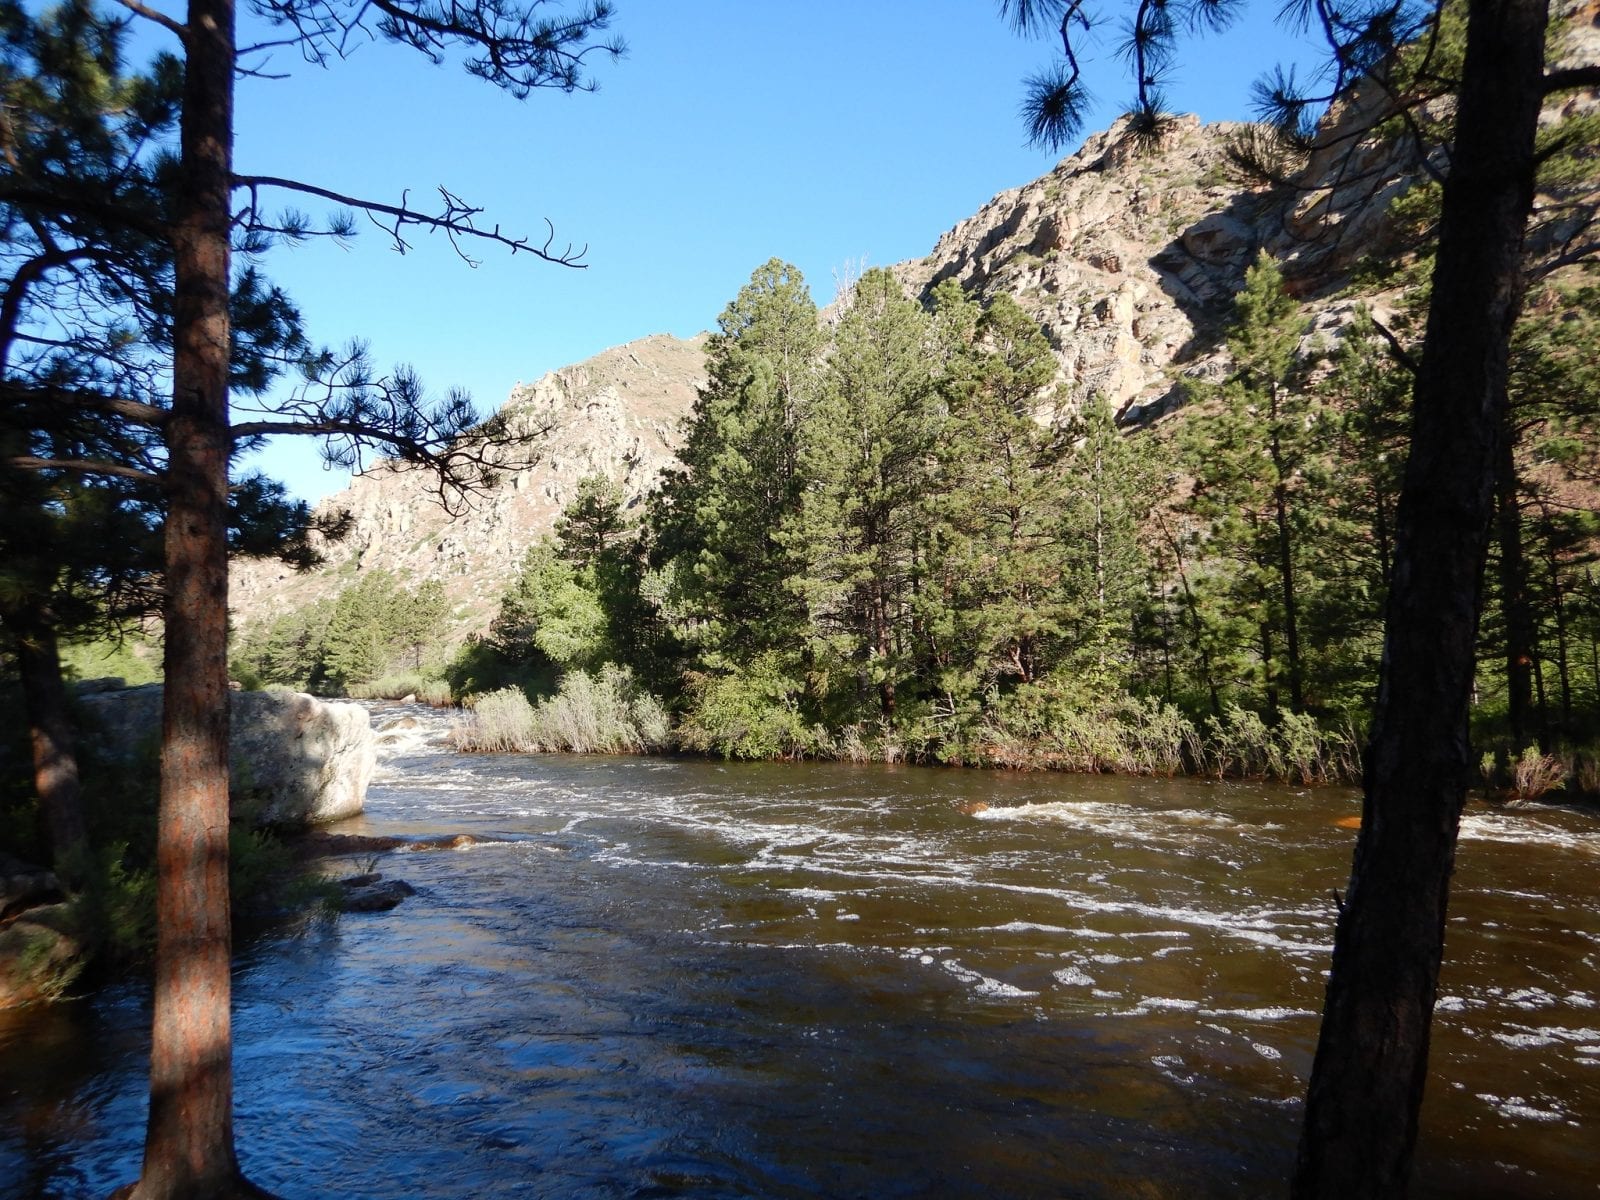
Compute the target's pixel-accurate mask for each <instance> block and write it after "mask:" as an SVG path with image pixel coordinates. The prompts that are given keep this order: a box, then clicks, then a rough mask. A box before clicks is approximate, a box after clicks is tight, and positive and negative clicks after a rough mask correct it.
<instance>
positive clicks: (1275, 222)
mask: <svg viewBox="0 0 1600 1200" xmlns="http://www.w3.org/2000/svg"><path fill="white" fill-rule="evenodd" d="M1359 103H1360V101H1359V98H1357V99H1356V100H1355V101H1353V102H1352V103H1351V105H1350V106H1349V110H1350V112H1352V113H1355V114H1356V115H1357V116H1359V115H1360V114H1359ZM1245 129H1246V127H1245V126H1240V125H1230V124H1218V125H1203V124H1201V123H1200V121H1199V120H1198V119H1197V118H1195V117H1180V118H1176V119H1175V120H1174V121H1173V122H1172V123H1171V125H1170V127H1169V129H1168V130H1167V132H1166V134H1165V136H1164V137H1163V138H1162V139H1161V141H1160V142H1159V143H1158V144H1155V145H1152V144H1150V143H1148V142H1144V141H1141V140H1139V139H1137V138H1133V137H1131V136H1129V134H1128V130H1127V128H1126V126H1125V124H1123V123H1120V122H1119V123H1118V124H1117V125H1114V126H1113V127H1112V128H1111V129H1109V130H1107V131H1105V132H1103V133H1100V134H1097V135H1095V136H1093V137H1091V138H1089V139H1088V140H1087V141H1086V142H1085V143H1084V145H1083V147H1082V149H1081V150H1079V151H1078V152H1077V153H1076V154H1074V155H1072V156H1071V157H1069V158H1067V159H1065V160H1063V161H1062V162H1061V163H1060V164H1059V165H1058V166H1057V167H1056V168H1055V169H1054V170H1053V171H1051V172H1050V173H1049V174H1047V175H1045V176H1043V177H1042V178H1040V179H1037V180H1035V181H1033V182H1032V183H1029V184H1026V185H1024V186H1023V187H1020V188H1014V189H1011V190H1010V191H1006V192H1002V193H1001V194H1000V195H998V196H996V197H995V198H994V199H993V200H991V201H990V202H989V203H988V204H986V205H984V207H983V208H982V209H980V210H979V211H978V212H977V213H975V214H974V215H973V216H972V217H970V218H968V219H967V220H965V221H963V222H961V223H960V224H959V225H957V226H956V227H955V228H954V229H952V230H950V231H949V232H947V233H946V234H944V235H943V236H942V237H941V238H939V240H938V242H937V243H936V245H935V246H934V248H933V251H932V253H930V254H929V255H928V257H926V258H924V259H921V260H919V261H916V262H909V263H902V264H900V265H899V266H898V267H896V268H895V270H896V272H897V273H898V275H899V277H900V278H901V279H902V280H903V281H904V282H905V284H906V285H907V287H908V288H910V289H912V290H915V291H919V292H921V291H925V290H926V289H928V288H931V287H933V286H934V285H936V284H937V283H939V282H940V281H941V280H944V279H947V278H951V277H953V278H955V279H957V280H959V281H960V282H961V284H962V285H963V286H964V287H965V288H966V289H967V290H968V291H969V292H971V293H974V294H977V295H979V296H986V295H993V294H996V293H998V292H1001V291H1004V292H1009V293H1011V294H1012V295H1013V296H1014V297H1015V298H1016V299H1017V300H1018V301H1019V303H1020V304H1021V305H1022V307H1023V308H1024V309H1025V310H1026V311H1027V312H1028V313H1029V314H1030V315H1032V316H1033V317H1035V318H1036V319H1037V320H1038V321H1039V322H1040V324H1041V325H1042V327H1043V328H1044V331H1045V333H1046V335H1047V336H1048V337H1049V339H1050V341H1051V344H1052V346H1053V347H1054V348H1055V351H1056V354H1057V357H1058V359H1059V360H1060V364H1061V367H1060V375H1059V378H1058V385H1057V387H1056V389H1055V391H1054V395H1053V397H1052V400H1051V403H1052V405H1053V406H1055V407H1056V408H1057V409H1059V410H1062V411H1070V410H1071V409H1074V408H1076V407H1077V406H1078V405H1080V404H1081V403H1082V402H1083V401H1084V400H1086V399H1087V398H1088V397H1090V396H1091V395H1094V394H1096V393H1098V394H1101V395H1104V396H1105V397H1107V398H1108V399H1109V400H1111V402H1112V403H1113V404H1114V406H1115V407H1116V408H1117V410H1118V411H1119V412H1120V413H1121V414H1122V415H1123V418H1122V419H1123V420H1124V421H1125V422H1128V423H1133V422H1138V421H1142V420H1146V419H1149V418H1152V417H1154V416H1158V415H1160V414H1161V413H1163V412H1165V411H1167V410H1169V409H1170V408H1171V407H1173V406H1174V404H1175V403H1176V402H1177V398H1178V395H1179V381H1180V379H1181V377H1182V376H1184V375H1205V374H1209V373H1212V372H1215V371H1217V370H1218V369H1220V367H1221V359H1220V342H1221V335H1222V330H1223V326H1224V322H1225V320H1226V317H1227V315H1228V312H1229V308H1230V302H1231V298H1232V296H1233V294H1234V293H1235V292H1236V291H1237V290H1238V289H1239V287H1240V286H1241V285H1242V283H1243V278H1244V272H1245V270H1246V268H1247V267H1248V266H1249V265H1250V263H1251V262H1252V261H1254V259H1255V256H1256V254H1257V253H1258V252H1259V251H1260V250H1261V249H1263V248H1266V249H1267V250H1269V251H1270V252H1271V253H1273V254H1274V256H1275V257H1278V258H1280V259H1282V260H1284V261H1285V263H1286V264H1287V269H1288V275H1289V278H1290V279H1291V283H1292V286H1294V287H1295V288H1296V289H1297V290H1298V291H1299V292H1300V293H1301V294H1303V295H1310V294H1314V293H1320V292H1325V291H1327V290H1328V288H1329V287H1330V286H1331V285H1332V284H1333V283H1335V282H1337V280H1338V277H1339V273H1340V271H1341V270H1342V269H1343V267H1344V266H1346V265H1347V263H1348V260H1349V258H1350V257H1351V250H1352V248H1354V247H1359V246H1361V245H1363V244H1365V243H1367V242H1368V240H1369V239H1370V237H1371V236H1372V232H1373V231H1372V229H1371V225H1372V222H1373V220H1374V217H1373V215H1372V214H1374V213H1381V206H1372V205H1369V204H1365V203H1362V202H1363V201H1365V200H1367V199H1368V198H1369V196H1370V194H1371V188H1370V186H1368V185H1367V184H1360V185H1359V186H1357V185H1354V184H1353V185H1351V186H1349V187H1345V188H1343V189H1340V188H1337V187H1335V188H1332V189H1328V190H1323V191H1307V190H1303V189H1283V190H1281V191H1273V190H1262V189H1255V188H1252V187H1248V186H1245V185H1244V184H1242V183H1241V182H1240V179H1239V175H1238V172H1237V171H1236V170H1235V169H1233V168H1231V167H1230V165H1229V159H1228V150H1229V146H1230V144H1232V143H1234V142H1235V141H1236V140H1237V139H1238V138H1239V137H1240V136H1241V134H1242V132H1243V131H1244V130H1245ZM1339 132H1340V131H1339V128H1338V125H1337V121H1335V123H1334V124H1332V125H1330V128H1329V133H1328V136H1329V138H1330V139H1335V140H1336V139H1337V138H1338V136H1339ZM1374 153H1376V154H1381V153H1382V151H1380V150H1375V151H1374ZM1394 165H1396V164H1387V163H1381V162H1379V163H1368V164H1366V166H1367V167H1369V168H1372V170H1370V171H1367V172H1364V173H1363V178H1365V179H1371V178H1374V177H1377V178H1384V177H1392V174H1393V171H1392V167H1393V166H1394ZM1319 169H1325V166H1324V165H1320V164H1318V163H1316V162H1315V161H1313V163H1312V166H1311V173H1312V174H1313V175H1314V174H1315V173H1316V172H1317V171H1318V170H1319ZM708 315H709V314H708ZM1322 320H1323V321H1324V322H1325V323H1328V324H1337V323H1338V322H1339V320H1340V314H1339V312H1338V310H1337V309H1336V308H1335V309H1333V310H1329V311H1328V312H1326V313H1325V314H1324V315H1323V317H1322ZM703 346H704V335H702V337H700V338H697V339H694V340H692V341H688V342H685V341H680V340H677V339H675V338H671V337H665V336H656V337H649V338H644V339H642V340H640V341H637V342H632V343H629V344H628V345H626V346H620V347H617V348H615V349H613V350H608V351H606V352H604V353H602V354H600V355H597V356H596V357H595V358H592V359H590V360H589V361H587V362H584V363H580V364H578V365H576V366H572V367H566V368H563V369H561V370H559V371H555V372H553V373H551V374H550V375H547V376H546V377H545V378H544V379H541V380H540V381H539V382H538V383H536V384H534V385H533V386H532V387H526V388H521V387H519V388H518V389H517V390H516V391H514V392H513V393H512V396H511V398H510V400H509V401H508V402H507V403H508V409H509V411H511V412H513V413H516V412H522V413H524V414H526V415H527V416H528V417H529V418H530V419H532V418H538V419H547V420H550V421H552V422H553V423H554V426H555V428H554V432H553V433H552V434H551V435H550V437H549V438H548V439H547V440H546V441H545V442H544V444H543V447H542V452H541V459H540V462H539V463H538V464H537V465H536V466H534V467H532V468H531V469H528V470H525V471H520V472H517V473H516V474H515V475H514V476H513V477H512V478H511V479H510V481H509V482H508V483H507V484H506V485H504V486H502V487H501V488H500V489H498V490H497V491H496V492H494V493H493V494H492V495H491V496H489V497H488V498H487V499H486V500H485V501H482V502H480V503H479V504H478V505H477V506H476V507H475V508H474V509H473V510H472V511H470V512H469V513H467V514H466V515H464V516H461V517H459V518H456V519H454V520H452V519H451V518H450V517H449V516H448V515H447V514H446V513H445V512H443V510H441V509H440V508H439V507H438V505H437V503H436V502H435V498H434V492H433V487H432V485H431V483H430V482H429V481H428V480H427V478H426V477H425V476H424V475H423V473H421V472H417V471H410V470H397V469H394V468H392V467H390V466H387V465H380V466H378V467H375V468H374V469H372V470H370V471H368V472H367V473H366V474H364V475H362V476H360V477H358V478H357V479H356V480H355V481H354V482H353V483H352V485H351V487H350V488H349V489H348V490H347V491H346V492H344V493H342V494H340V495H338V496H335V497H333V498H331V499H330V500H328V501H326V502H325V503H326V505H327V506H328V507H329V508H334V509H337V508H344V509H348V510H349V511H350V512H351V513H352V514H353V516H354V521H355V525H354V530H353V532H352V533H351V534H350V536H349V537H348V538H347V539H345V540H344V541H343V542H340V543H336V544H333V545H330V546H328V547H327V548H326V553H327V557H328V563H327V565H326V566H325V567H324V568H322V569H321V570H319V571H317V572H314V573H312V574H310V575H306V576H295V575H293V574H292V573H291V572H289V571H287V570H286V569H284V568H280V567H277V566H275V565H270V564H243V565H241V566H239V567H237V568H236V569H235V573H234V593H233V603H234V607H235V619H236V623H237V624H238V625H239V626H241V627H243V626H247V625H249V624H251V623H253V622H256V621H259V620H261V619H263V618H268V617H270V616H271V615H273V614H275V613H278V612H281V611H285V610H288V609H292V608H297V607H300V606H302V605H304V604H306V603H308V602H310V601H312V600H314V599H317V598H319V597H322V596H327V595H332V594H334V593H336V592H337V591H338V589H339V588H340V587H342V586H344V585H345V584H346V583H348V582H349V581H350V580H351V579H352V578H353V577H354V575H355V574H356V572H358V571H363V570H369V569H374V568H381V569H386V570H391V571H396V572H400V573H402V574H403V575H404V576H405V577H407V578H408V579H409V580H410V581H412V582H420V581H422V580H424V579H428V578H437V579H440V580H441V581H443V582H444V584H445V586H446V589H447V591H448V593H449V595H450V597H451V599H452V600H453V601H454V602H455V603H456V604H457V606H458V608H457V625H458V628H457V631H458V632H459V631H462V630H466V629H481V628H483V627H484V626H485V625H486V624H487V622H488V620H489V619H490V618H491V617H492V614H493V610H494V605H495V600H496V598H497V596H498V594H499V592H500V590H501V588H502V587H503V585H504V583H505V582H506V580H507V579H508V578H509V577H510V576H511V574H512V573H513V571H514V570H515V567H516V564H517V562H518V560H519V559H520V558H521V556H522V552H523V549H524V548H525V547H526V546H527V545H528V544H529V543H530V542H532V541H533V540H534V539H536V538H537V537H538V536H539V535H540V534H542V533H544V532H547V531H548V530H549V529H550V528H551V524H552V522H553V520H554V518H555V516H556V515H557V514H558V513H559V511H560V510H561V507H562V506H563V504H564V503H565V502H566V500H567V499H568V498H569V497H570V496H571V495H572V492H573V488H574V486H575V485H576V483H577V481H578V480H579V479H580V478H582V477H583V476H585V475H587V474H591V473H595V472H602V473H605V474H607V475H609V476H611V477H612V478H614V479H616V480H618V481H619V482H620V483H621V484H622V486H623V489H624V492H625V494H626V495H627V497H628V499H629V501H630V502H634V503H636V502H637V501H638V500H639V499H640V497H641V496H642V495H643V494H644V493H645V492H646V491H648V489H649V488H650V486H651V484H652V483H653V481H654V480H655V479H656V477H657V475H658V474H659V472H660V471H661V469H662V468H663V467H664V466H666V465H667V464H668V463H669V462H670V461H671V459H672V453H673V448H674V446H675V445H676V444H677V441H678V438H679V436H680V424H681V422H682V419H683V418H684V417H685V416H686V415H687V414H688V413H689V411H690V408H691V406H692V404H693V400H694V395H695V389H696V387H697V386H698V385H699V384H700V382H701V381H702V380H703V377H704V365H703V361H702V360H703Z"/></svg>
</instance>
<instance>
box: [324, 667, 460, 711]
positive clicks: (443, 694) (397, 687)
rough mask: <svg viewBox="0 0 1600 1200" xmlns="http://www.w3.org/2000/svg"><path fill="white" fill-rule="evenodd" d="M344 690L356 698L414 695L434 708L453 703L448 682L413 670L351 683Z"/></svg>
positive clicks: (393, 698) (386, 697)
mask: <svg viewBox="0 0 1600 1200" xmlns="http://www.w3.org/2000/svg"><path fill="white" fill-rule="evenodd" d="M346 691H347V692H348V694H349V695H350V696H351V698H352V699H356V700H403V699H405V698H406V697H407V696H415V697H416V699H417V702H418V703H419V704H431V705H433V706H434V707H435V708H449V707H450V706H451V705H453V704H454V703H455V697H454V696H453V695H452V694H451V691H450V685H449V683H447V682H446V681H445V680H443V679H432V678H429V677H427V676H425V675H422V674H420V673H418V672H415V671H411V672H403V673H401V674H398V675H385V676H383V677H382V678H380V679H374V680H372V681H370V682H368V683H352V684H351V685H350V686H349V687H348V688H347V689H346Z"/></svg>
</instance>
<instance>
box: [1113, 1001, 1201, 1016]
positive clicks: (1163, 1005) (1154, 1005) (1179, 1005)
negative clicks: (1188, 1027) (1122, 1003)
mask: <svg viewBox="0 0 1600 1200" xmlns="http://www.w3.org/2000/svg"><path fill="white" fill-rule="evenodd" d="M1199 1007H1200V1001H1198V1000H1182V999H1179V998H1178V997H1177V996H1146V997H1145V998H1144V999H1142V1000H1140V1001H1139V1003H1137V1004H1135V1005H1134V1006H1133V1008H1131V1009H1129V1010H1128V1014H1125V1015H1132V1014H1141V1013H1150V1012H1157V1011H1159V1010H1163V1009H1171V1010H1174V1011H1178V1012H1194V1011H1195V1010H1196V1009H1198V1008H1199Z"/></svg>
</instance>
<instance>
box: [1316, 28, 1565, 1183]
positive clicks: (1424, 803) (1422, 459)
mask: <svg viewBox="0 0 1600 1200" xmlns="http://www.w3.org/2000/svg"><path fill="white" fill-rule="evenodd" d="M1468 20H1469V25H1468V36H1467V52H1466V62H1465V67H1464V70H1463V73H1462V81H1461V90H1460V100H1459V108H1458V110H1457V117H1456V133H1455V141H1454V145H1453V148H1452V154H1451V170H1450V176H1449V180H1448V182H1447V183H1446V184H1445V189H1444V208H1443V216H1442V220H1441V225H1440V237H1439V250H1438V259H1437V263H1436V266H1435V270H1434V277H1433V293H1432V297H1433V298H1432V301H1431V307H1430V310H1429V314H1428V327H1427V334H1426V340H1425V342H1424V346H1423V359H1422V366H1421V369H1420V371H1419V373H1418V376H1417V382H1416V393H1415V406H1414V415H1413V425H1412V433H1411V453H1410V458H1409V460H1408V462H1407V465H1406V474H1405V483H1404V487H1403V490H1402V493H1401V500H1400V511H1399V528H1398V533H1397V539H1396V549H1395V567H1394V587H1393V590H1392V592H1391V594H1390V599H1389V608H1388V620H1387V626H1386V634H1385V644H1384V661H1383V671H1382V678H1381V683H1380V687H1379V695H1378V706H1377V712H1376V716H1375V719H1374V724H1373V731H1372V741H1371V744H1370V745H1369V747H1368V751H1367V764H1366V798H1365V804H1364V807H1363V812H1362V822H1361V833H1360V835H1359V838H1358V840H1357V842H1356V852H1355V863H1354V867H1353V869H1352V872H1351V876H1350V886H1349V891H1348V893H1347V896H1346V899H1345V902H1344V906H1343V909H1342V911H1341V913H1340V916H1339V922H1338V931H1337V934H1336V936H1335V941H1334V953H1333V970H1332V974H1331V976H1330V977H1329V980H1328V993H1327V999H1326V1003H1325V1007H1324V1010H1323V1018H1322V1032H1321V1037H1320V1040H1319V1042H1318V1045H1317V1054H1316V1059H1315V1062H1314V1064H1313V1066H1312V1071H1311V1084H1310V1090H1309V1093H1308V1097H1307V1103H1306V1117H1305V1128H1304V1132H1303V1135H1302V1138H1301V1142H1300V1153H1299V1161H1298V1163H1297V1167H1296V1173H1295V1180H1294V1195H1295V1196H1296V1197H1300V1198H1310V1197H1316V1198H1318V1200H1335V1198H1337V1200H1356V1198H1358V1197H1376V1196H1399V1195H1403V1194H1404V1192H1405V1190H1406V1186H1407V1182H1408V1179H1409V1176H1410V1171H1411V1157H1412V1151H1413V1149H1414V1147H1415V1145H1416V1137H1417V1115H1418V1110H1419V1108H1420V1106H1421V1102H1422V1092H1423V1083H1424V1080H1425V1077H1426V1073H1427V1062H1428V1033H1429V1024H1430V1022H1431V1020H1432V1015H1433V1004H1434V997H1435V990H1436V988H1437V985H1438V973H1439V962H1440V959H1441V957H1442V953H1443V945H1444V927H1445V907H1446V902H1447V898H1448V895H1449V886H1450V874H1451V871H1452V869H1453V867H1454V861H1455V842H1456V832H1457V828H1458V826H1459V823H1460V818H1461V808H1462V805H1463V803H1464V801H1465V798H1466V789H1467V784H1468V779H1469V775H1470V769H1471V764H1470V754H1469V750H1468V741H1467V714H1468V703H1469V700H1470V696H1471V688H1472V678H1473V651H1474V642H1475V639H1476V636H1477V628H1478V612H1479V607H1480V601H1481V592H1482V581H1483V567H1484V558H1485V552H1486V548H1487V544H1488V533H1489V527H1490V521H1491V519H1492V517H1493V513H1494V488H1495V478H1496V468H1497V466H1498V454H1499V449H1500V439H1501V437H1502V436H1503V432H1504V429H1505V414H1504V404H1505V394H1506V393H1505V382H1506V360H1507V344H1508V341H1509V338H1510V333H1511V327H1512V324H1513V322H1514V321H1515V319H1516V316H1517V313H1518V309H1519V307H1520V303H1521V298H1522V290H1523V289H1522V270H1521V257H1522V253H1521V252H1522V238H1523V230H1524V228H1525V226H1526V223H1527V219H1528V214H1529V210H1530V207H1531V205H1532V199H1533V179H1534V131H1535V127H1536V123H1537V120H1538V115H1539V107H1540V102H1541V98H1542V92H1543V58H1544V31H1545V25H1546V21H1547V9H1546V2H1545V0H1471V3H1470V7H1469V10H1468Z"/></svg>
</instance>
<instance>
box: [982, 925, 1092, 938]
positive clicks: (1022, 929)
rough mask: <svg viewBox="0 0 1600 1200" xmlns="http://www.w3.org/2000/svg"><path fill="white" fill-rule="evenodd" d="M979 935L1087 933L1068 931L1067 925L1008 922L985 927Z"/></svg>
mask: <svg viewBox="0 0 1600 1200" xmlns="http://www.w3.org/2000/svg"><path fill="white" fill-rule="evenodd" d="M977 932H979V933H1084V934H1085V936H1089V935H1088V934H1087V932H1086V931H1083V930H1076V929H1068V928H1067V927H1066V926H1065V925H1041V924H1039V923H1038V922H1037V921H1007V922H1006V923H1005V924H1004V925H984V926H981V927H980V928H979V929H978V931H977Z"/></svg>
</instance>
